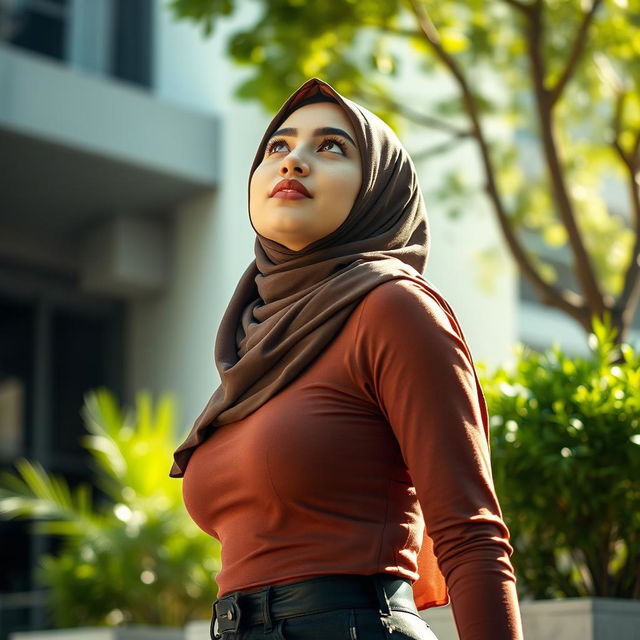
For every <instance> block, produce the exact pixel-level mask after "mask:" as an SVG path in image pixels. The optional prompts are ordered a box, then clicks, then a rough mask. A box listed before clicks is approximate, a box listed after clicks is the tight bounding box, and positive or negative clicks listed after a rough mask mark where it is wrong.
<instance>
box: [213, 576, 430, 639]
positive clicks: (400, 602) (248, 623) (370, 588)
mask: <svg viewBox="0 0 640 640" xmlns="http://www.w3.org/2000/svg"><path fill="white" fill-rule="evenodd" d="M335 579H336V577H333V578H332V577H329V578H328V579H327V581H323V580H322V579H321V580H319V581H318V580H309V581H302V582H300V583H294V584H292V585H288V586H284V587H282V586H281V587H265V589H263V590H260V592H259V593H254V594H251V595H249V597H247V596H246V594H243V592H236V593H235V594H229V595H227V596H225V597H224V598H222V599H220V600H217V601H216V603H217V609H216V604H214V611H216V610H217V611H218V614H219V617H220V619H219V620H215V617H213V618H212V620H211V638H212V640H438V639H437V637H436V635H435V634H434V633H433V631H432V630H431V629H430V627H429V625H428V624H427V623H426V622H425V621H424V620H422V618H421V617H420V616H419V615H418V612H417V609H416V608H415V603H414V602H413V594H412V591H411V586H410V583H409V582H408V581H406V580H403V579H397V578H393V577H392V576H388V575H381V574H378V575H376V576H366V577H365V576H351V577H349V578H345V577H344V576H341V577H337V582H335V581H334V580H335ZM236 598H237V599H236ZM327 605H329V606H327ZM307 611H308V613H307ZM289 614H291V615H289ZM258 615H259V616H260V617H259V618H258V619H259V620H260V621H258V622H257V621H256V619H257V618H256V616H258ZM218 623H220V625H221V626H219V624H218ZM230 627H234V628H230Z"/></svg>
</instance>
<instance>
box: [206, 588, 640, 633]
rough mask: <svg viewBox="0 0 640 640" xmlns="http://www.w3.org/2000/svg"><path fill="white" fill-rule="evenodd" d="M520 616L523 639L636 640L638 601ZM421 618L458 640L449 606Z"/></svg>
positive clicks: (597, 602) (542, 603)
mask: <svg viewBox="0 0 640 640" xmlns="http://www.w3.org/2000/svg"><path fill="white" fill-rule="evenodd" d="M520 613H521V615H522V626H523V629H524V637H525V638H526V640H549V638H562V640H640V601H638V600H623V599H621V598H566V599H564V600H533V601H526V600H523V601H522V602H520ZM422 615H423V617H424V619H425V620H426V621H427V622H428V623H429V625H430V626H431V628H432V629H433V632H434V633H435V634H436V635H437V636H438V640H459V639H458V633H457V631H456V626H455V622H454V620H453V612H452V611H451V605H447V606H446V607H436V608H434V609H428V610H427V611H425V612H423V614H422ZM194 640H195V638H194Z"/></svg>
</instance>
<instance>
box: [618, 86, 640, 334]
mask: <svg viewBox="0 0 640 640" xmlns="http://www.w3.org/2000/svg"><path fill="white" fill-rule="evenodd" d="M626 98H627V93H626V92H625V91H620V92H619V93H618V97H617V100H616V107H615V109H614V116H613V122H612V127H613V141H612V146H613V148H614V149H615V151H616V152H617V154H618V155H619V156H620V159H621V160H622V163H623V165H624V167H625V169H626V171H627V180H628V181H627V184H628V187H629V200H630V202H631V211H632V214H633V229H634V231H635V235H636V238H635V242H634V243H633V248H632V250H631V258H630V259H629V264H628V266H627V268H626V270H625V275H624V285H623V287H622V293H621V294H620V297H619V298H618V300H617V302H616V307H617V308H618V309H619V311H620V312H621V313H624V314H625V315H624V317H623V324H624V326H630V325H631V321H632V318H633V314H634V312H635V310H636V308H637V305H638V303H639V302H640V192H639V183H640V175H639V174H640V157H639V156H638V149H639V148H640V131H638V132H637V133H636V139H635V142H634V145H633V148H632V149H631V152H630V153H627V152H626V151H625V149H624V147H623V146H622V143H621V142H620V135H621V128H622V124H621V121H622V113H623V109H624V102H625V100H626Z"/></svg>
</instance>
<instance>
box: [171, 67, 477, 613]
mask: <svg viewBox="0 0 640 640" xmlns="http://www.w3.org/2000/svg"><path fill="white" fill-rule="evenodd" d="M327 99H328V100H329V101H333V102H336V103H337V104H338V105H339V106H341V107H342V109H343V110H344V112H345V114H346V115H347V117H348V118H349V120H350V122H351V124H352V125H353V129H354V131H355V135H356V139H357V143H358V149H359V153H360V156H361V160H362V184H361V187H360V190H359V192H358V194H357V196H356V198H355V201H354V204H353V207H352V208H351V211H350V212H349V214H348V216H347V218H346V219H345V220H344V222H343V223H342V224H341V225H340V226H338V227H337V228H336V229H335V230H334V231H332V232H331V233H329V234H328V235H326V236H324V237H322V238H320V239H318V240H315V241H314V242H312V243H311V244H309V245H307V246H306V247H304V248H303V249H301V250H298V251H296V250H293V249H289V248H288V247H286V246H284V245H282V244H280V243H278V242H276V241H274V240H271V239H269V238H266V237H264V236H262V235H260V234H257V235H256V240H255V245H254V252H255V259H254V260H253V261H252V262H251V264H250V265H249V266H248V267H247V269H246V270H245V272H244V273H243V274H242V276H241V278H240V280H239V282H238V284H237V285H236V288H235V291H234V293H233V295H232V297H231V300H230V301H229V304H228V306H227V308H226V311H225V312H224V314H223V318H222V320H221V323H220V327H219V329H218V334H217V336H216V341H215V349H214V355H215V364H216V367H217V369H218V372H219V374H220V378H221V383H220V386H219V387H218V388H217V389H216V390H215V391H214V393H213V394H212V395H211V397H210V399H209V401H208V402H207V404H206V406H205V407H204V409H203V410H202V412H201V413H200V415H199V416H198V418H197V419H196V420H195V422H194V424H193V427H192V428H191V431H190V432H189V434H188V435H187V437H186V439H185V440H184V442H182V444H180V446H179V447H178V448H177V449H176V450H175V452H174V454H173V457H174V463H173V466H172V468H171V471H170V473H169V475H170V477H173V478H181V477H183V476H184V472H185V469H186V467H187V464H188V461H189V458H190V457H191V455H192V454H193V452H194V450H195V449H196V447H198V446H199V445H200V444H202V443H203V442H204V441H205V440H206V439H207V438H208V437H210V436H211V434H212V433H213V432H214V431H215V430H216V428H217V427H219V426H222V425H225V424H228V423H231V422H235V421H238V420H241V419H242V418H244V417H245V416H247V415H249V414H250V413H252V412H253V411H255V410H256V409H257V408H259V407H260V406H262V405H263V404H264V403H265V402H267V401H268V400H269V399H270V398H272V397H273V396H274V395H275V394H277V393H278V392H279V391H280V390H282V389H283V388H284V387H285V386H286V385H287V384H288V383H289V382H291V381H292V380H294V379H295V378H296V377H297V376H298V375H299V374H300V373H301V372H302V371H303V369H304V368H305V367H307V366H308V365H309V364H310V363H311V362H312V361H313V360H314V359H315V358H316V357H317V356H318V355H319V354H320V353H321V352H322V351H323V349H325V347H327V345H328V344H329V343H330V342H331V341H332V340H333V338H334V337H336V335H337V333H338V332H339V331H340V329H341V328H342V327H343V325H344V324H345V322H346V321H347V319H348V318H349V316H350V314H351V313H352V311H353V310H354V309H355V307H356V306H357V305H358V304H359V303H360V302H361V301H362V299H363V298H364V297H365V296H366V295H367V294H368V293H369V292H370V291H371V290H372V289H373V288H375V287H377V286H378V285H380V284H382V283H383V282H386V281H388V280H392V279H398V278H407V279H410V280H413V281H417V282H420V283H421V284H422V286H424V287H426V288H428V289H429V291H431V292H433V293H434V295H435V296H436V297H437V299H438V300H439V302H440V303H441V304H442V306H443V307H444V308H445V310H446V311H447V313H448V314H449V315H450V317H451V318H452V319H454V321H455V314H454V313H453V310H452V309H451V307H450V306H449V305H448V303H447V302H446V300H444V298H442V296H441V295H440V294H439V292H438V291H437V290H436V289H435V287H433V285H431V284H430V283H428V281H426V280H425V279H424V278H423V276H422V273H423V271H424V269H425V266H426V263H427V258H428V255H429V246H430V238H429V225H428V222H427V216H426V210H425V205H424V201H423V198H422V194H421V191H420V188H419V185H418V180H417V176H416V171H415V167H414V165H413V162H412V160H411V158H410V157H409V155H408V153H407V151H406V150H405V148H404V147H403V145H402V143H401V142H400V140H399V139H398V137H397V136H396V134H395V133H394V132H393V130H392V129H391V128H390V127H389V125H387V124H386V123H385V122H384V121H382V120H381V119H380V118H378V117H377V116H376V115H375V114H373V113H372V112H370V111H368V110H367V109H366V108H364V107H362V106H361V105H359V104H357V103H355V102H352V101H351V100H349V99H348V98H346V97H344V96H342V95H340V94H339V93H338V92H337V91H336V90H335V89H334V88H333V87H331V86H330V85H329V84H327V83H326V82H324V81H323V80H320V79H319V78H311V79H309V80H307V81H306V82H305V83H304V84H303V85H301V86H300V87H299V88H298V89H297V90H296V91H295V92H294V93H293V94H292V95H291V96H290V97H289V98H288V99H287V100H286V102H285V103H284V104H283V105H282V107H281V108H280V110H279V111H278V113H277V114H276V115H275V116H274V118H273V119H272V121H271V122H270V124H269V125H268V127H267V129H266V131H265V133H264V136H263V138H262V140H261V141H260V144H259V146H258V149H257V152H256V155H255V158H254V160H253V164H252V166H251V170H250V174H249V185H250V184H251V177H252V175H253V173H254V171H255V170H256V168H257V167H258V165H259V164H260V163H261V162H262V159H263V157H264V150H265V148H266V144H267V142H268V140H269V139H270V137H271V136H272V134H273V133H274V132H275V131H276V130H277V129H278V127H279V126H280V125H281V124H282V122H283V121H284V120H285V119H286V118H287V117H288V116H289V115H290V114H291V113H292V112H293V111H295V109H297V108H299V107H300V106H303V105H304V104H309V103H310V102H315V101H323V100H327ZM456 325H457V322H456ZM457 326H458V328H459V325H457ZM460 336H461V338H462V340H463V342H464V337H463V336H462V331H461V330H460ZM465 344H466V343H465ZM418 570H419V573H420V579H419V580H418V581H417V582H416V583H414V597H415V600H416V604H417V605H418V607H419V608H426V607H428V606H439V605H442V604H446V603H447V602H448V601H449V599H448V593H447V589H446V586H445V582H444V577H443V576H442V574H441V573H440V571H439V568H438V566H437V562H436V558H435V556H434V553H433V543H432V540H431V538H429V537H428V535H427V531H426V526H425V530H424V538H423V545H422V549H421V551H420V554H419V556H418Z"/></svg>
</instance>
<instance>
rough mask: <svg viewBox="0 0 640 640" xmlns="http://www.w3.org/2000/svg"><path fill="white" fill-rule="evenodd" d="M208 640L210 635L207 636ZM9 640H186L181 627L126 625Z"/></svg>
mask: <svg viewBox="0 0 640 640" xmlns="http://www.w3.org/2000/svg"><path fill="white" fill-rule="evenodd" d="M205 638H206V639H207V640H208V638H209V636H208V635H207V636H205ZM9 640H184V630H183V629H181V628H179V627H159V626H148V625H124V626H121V627H75V628H73V629H50V630H47V631H15V632H13V633H10V634H9Z"/></svg>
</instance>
